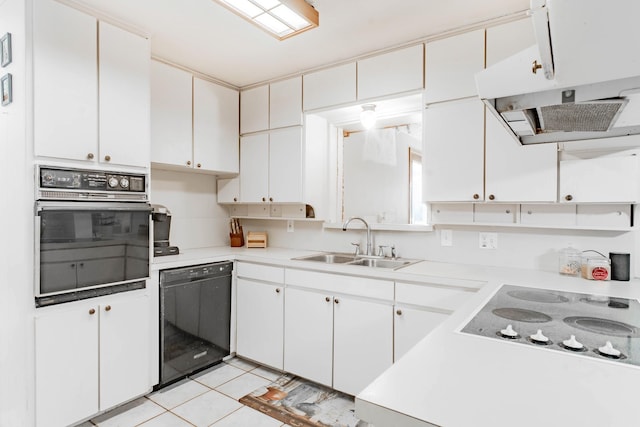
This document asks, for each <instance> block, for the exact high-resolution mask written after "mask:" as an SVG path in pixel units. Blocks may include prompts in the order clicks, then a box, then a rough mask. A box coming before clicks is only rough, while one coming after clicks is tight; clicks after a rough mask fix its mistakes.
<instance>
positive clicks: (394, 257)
mask: <svg viewBox="0 0 640 427" xmlns="http://www.w3.org/2000/svg"><path fill="white" fill-rule="evenodd" d="M391 258H393V259H396V258H398V254H397V253H396V245H391Z"/></svg>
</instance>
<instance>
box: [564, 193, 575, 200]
mask: <svg viewBox="0 0 640 427" xmlns="http://www.w3.org/2000/svg"><path fill="white" fill-rule="evenodd" d="M564 199H565V200H566V201H567V202H570V201H571V200H573V196H572V195H571V194H567V195H566V196H564Z"/></svg>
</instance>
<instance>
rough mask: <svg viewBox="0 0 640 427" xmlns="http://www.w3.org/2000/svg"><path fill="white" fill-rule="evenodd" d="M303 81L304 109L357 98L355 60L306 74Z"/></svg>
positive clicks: (343, 102)
mask: <svg viewBox="0 0 640 427" xmlns="http://www.w3.org/2000/svg"><path fill="white" fill-rule="evenodd" d="M303 82H304V88H303V109H304V111H310V110H317V109H321V108H327V107H331V106H334V105H340V104H345V103H349V102H354V101H356V100H357V98H356V63H355V62H352V63H349V64H344V65H339V66H337V67H333V68H327V69H325V70H320V71H316V72H313V73H309V74H305V75H304V76H303Z"/></svg>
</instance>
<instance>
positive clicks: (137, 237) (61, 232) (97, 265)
mask: <svg viewBox="0 0 640 427" xmlns="http://www.w3.org/2000/svg"><path fill="white" fill-rule="evenodd" d="M38 215H39V219H40V254H39V255H40V289H39V291H40V292H39V294H40V295H49V294H55V293H61V292H68V291H74V290H77V289H81V288H90V287H96V286H101V285H107V284H115V283H120V282H125V281H132V280H139V279H143V278H147V277H149V210H148V209H146V208H143V209H140V210H136V209H131V208H128V209H116V208H104V209H86V210H84V209H83V210H80V209H60V210H56V209H55V208H54V207H52V208H48V209H44V210H41V211H39V213H38Z"/></svg>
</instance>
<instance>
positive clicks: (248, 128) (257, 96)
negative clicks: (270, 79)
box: [240, 85, 269, 134]
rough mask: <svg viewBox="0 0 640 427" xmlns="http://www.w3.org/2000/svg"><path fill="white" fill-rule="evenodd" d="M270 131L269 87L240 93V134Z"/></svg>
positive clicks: (260, 87) (255, 88) (259, 87)
mask: <svg viewBox="0 0 640 427" xmlns="http://www.w3.org/2000/svg"><path fill="white" fill-rule="evenodd" d="M267 129H269V85H264V86H258V87H254V88H252V89H248V90H243V91H242V92H240V133H241V134H244V133H251V132H258V131H261V130H267Z"/></svg>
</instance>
